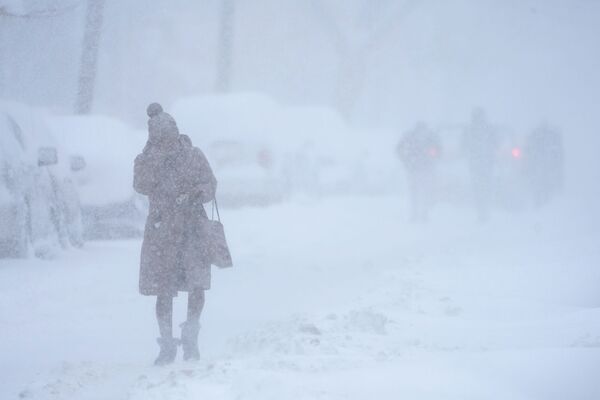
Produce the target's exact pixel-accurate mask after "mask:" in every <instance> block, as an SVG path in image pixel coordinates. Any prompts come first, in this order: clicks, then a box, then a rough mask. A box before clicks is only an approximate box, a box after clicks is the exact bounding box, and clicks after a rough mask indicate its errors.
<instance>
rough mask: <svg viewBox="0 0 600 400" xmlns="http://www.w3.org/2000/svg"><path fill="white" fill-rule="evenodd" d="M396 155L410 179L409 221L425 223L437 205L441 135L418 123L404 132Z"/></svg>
mask: <svg viewBox="0 0 600 400" xmlns="http://www.w3.org/2000/svg"><path fill="white" fill-rule="evenodd" d="M396 152H397V154H398V157H399V158H400V160H401V161H402V163H403V164H404V168H405V170H406V176H407V179H408V186H409V195H410V220H411V221H412V222H426V221H427V219H428V218H429V211H430V209H431V207H432V206H433V203H434V191H435V187H434V186H435V185H434V181H435V167H436V164H437V162H438V160H439V157H440V152H441V146H440V141H439V139H438V136H437V135H436V134H435V132H433V131H432V130H430V129H429V128H428V127H427V125H426V124H425V123H423V122H419V123H418V124H417V125H416V126H415V127H414V128H413V129H411V130H409V131H407V132H405V133H404V135H403V136H402V139H401V140H400V143H398V147H397V148H396Z"/></svg>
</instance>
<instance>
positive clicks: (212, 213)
mask: <svg viewBox="0 0 600 400" xmlns="http://www.w3.org/2000/svg"><path fill="white" fill-rule="evenodd" d="M215 210H216V211H217V221H219V222H221V215H220V214H219V204H217V198H216V197H215V198H214V199H213V201H212V211H211V213H210V219H212V220H214V219H215Z"/></svg>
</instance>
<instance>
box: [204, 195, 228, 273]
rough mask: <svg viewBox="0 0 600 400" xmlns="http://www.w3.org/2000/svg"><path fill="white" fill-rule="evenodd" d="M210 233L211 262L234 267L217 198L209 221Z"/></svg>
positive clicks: (222, 266) (225, 266)
mask: <svg viewBox="0 0 600 400" xmlns="http://www.w3.org/2000/svg"><path fill="white" fill-rule="evenodd" d="M215 210H216V212H217V219H216V220H215V219H214V216H215ZM208 235H209V256H210V263H211V264H213V265H216V266H217V267H219V268H229V267H233V261H232V260H231V252H230V251H229V246H228V245H227V239H226V238H225V228H224V227H223V224H222V223H221V216H220V215H219V205H218V204H217V199H216V198H215V199H213V203H212V212H211V219H210V220H209V221H208Z"/></svg>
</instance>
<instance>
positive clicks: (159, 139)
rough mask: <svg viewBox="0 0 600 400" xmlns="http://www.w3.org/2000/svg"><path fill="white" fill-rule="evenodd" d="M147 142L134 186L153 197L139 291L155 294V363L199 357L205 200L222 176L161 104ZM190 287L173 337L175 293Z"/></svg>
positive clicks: (206, 266) (154, 109) (206, 270)
mask: <svg viewBox="0 0 600 400" xmlns="http://www.w3.org/2000/svg"><path fill="white" fill-rule="evenodd" d="M147 113H148V116H149V117H150V119H149V121H148V142H147V144H146V146H145V148H144V150H143V152H142V153H141V154H139V155H138V156H137V157H136V159H135V166H134V178H133V187H134V189H135V190H136V191H137V192H138V193H141V194H144V195H146V196H148V199H149V203H150V211H149V215H148V219H147V220H146V227H145V231H144V241H143V244H142V252H141V262H140V282H139V284H140V293H141V294H143V295H146V296H156V318H157V320H158V326H159V331H160V337H159V338H158V343H159V345H160V353H159V355H158V357H157V358H156V361H155V362H154V363H155V364H156V365H165V364H168V363H171V362H173V361H174V360H175V357H176V356H177V346H178V345H179V343H181V345H182V348H183V358H184V359H185V360H197V359H198V358H199V357H200V354H199V351H198V332H199V329H200V324H199V320H200V313H201V312H202V308H203V306H204V291H205V290H207V289H209V288H210V257H209V250H208V248H209V243H208V236H207V235H208V219H207V215H206V212H205V210H204V207H203V203H207V202H210V201H211V200H213V199H214V197H215V191H216V187H217V181H216V179H215V177H214V175H213V172H212V170H211V168H210V165H209V164H208V161H207V160H206V157H205V156H204V154H203V153H202V151H200V149H198V148H197V147H194V146H193V145H192V142H191V140H190V138H189V137H187V136H185V135H181V134H179V130H178V128H177V124H176V123H175V120H174V119H173V118H172V117H171V116H170V115H169V114H167V113H165V112H163V109H162V107H161V106H160V104H157V103H153V104H150V105H149V106H148V109H147ZM180 291H184V292H188V309H187V320H186V321H185V322H184V323H183V324H181V328H182V329H181V340H178V339H176V338H174V337H173V326H172V325H173V297H175V296H177V293H178V292H180Z"/></svg>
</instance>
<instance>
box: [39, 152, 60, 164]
mask: <svg viewBox="0 0 600 400" xmlns="http://www.w3.org/2000/svg"><path fill="white" fill-rule="evenodd" d="M55 164H58V154H57V152H56V148H55V147H40V148H39V150H38V166H39V167H47V166H49V165H55Z"/></svg>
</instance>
